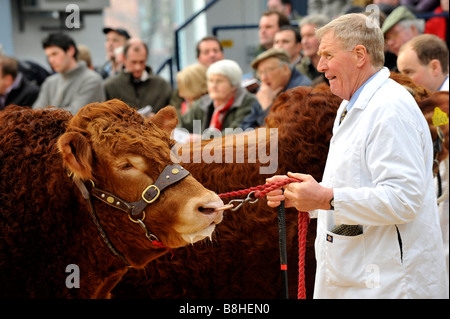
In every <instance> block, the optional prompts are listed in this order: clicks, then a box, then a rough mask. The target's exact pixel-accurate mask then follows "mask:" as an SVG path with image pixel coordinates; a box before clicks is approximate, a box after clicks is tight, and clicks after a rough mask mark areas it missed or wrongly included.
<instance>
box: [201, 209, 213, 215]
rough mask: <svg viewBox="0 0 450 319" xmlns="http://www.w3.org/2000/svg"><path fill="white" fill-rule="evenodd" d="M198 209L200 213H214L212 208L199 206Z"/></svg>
mask: <svg viewBox="0 0 450 319" xmlns="http://www.w3.org/2000/svg"><path fill="white" fill-rule="evenodd" d="M198 211H199V212H200V213H202V214H205V215H210V214H212V213H214V208H206V207H199V208H198Z"/></svg>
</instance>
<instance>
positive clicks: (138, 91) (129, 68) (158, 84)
mask: <svg viewBox="0 0 450 319" xmlns="http://www.w3.org/2000/svg"><path fill="white" fill-rule="evenodd" d="M124 57H125V61H124V70H123V71H122V72H121V73H119V74H118V75H117V76H115V77H112V78H109V79H107V80H106V81H105V93H106V98H107V99H115V98H116V99H120V100H122V101H124V102H125V103H127V104H128V105H129V106H131V107H132V108H135V109H137V110H139V109H143V108H144V107H146V106H150V107H151V108H152V110H153V113H156V112H157V111H159V110H160V109H161V108H163V107H164V106H166V105H167V104H168V103H169V98H170V95H171V92H172V87H171V85H170V84H169V83H168V82H167V81H166V80H164V79H163V78H162V77H161V76H159V75H157V74H153V72H152V69H151V68H150V67H149V66H147V65H146V62H147V57H148V47H147V45H146V44H145V43H144V42H143V41H142V40H141V39H137V38H133V39H130V40H128V42H127V44H126V45H125V48H124ZM150 114H151V113H149V115H150Z"/></svg>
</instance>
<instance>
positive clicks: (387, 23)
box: [381, 6, 417, 34]
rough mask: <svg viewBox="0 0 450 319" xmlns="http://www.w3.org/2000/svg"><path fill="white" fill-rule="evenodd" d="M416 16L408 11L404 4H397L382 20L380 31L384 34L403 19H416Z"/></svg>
mask: <svg viewBox="0 0 450 319" xmlns="http://www.w3.org/2000/svg"><path fill="white" fill-rule="evenodd" d="M416 19H417V18H416V16H415V15H414V13H412V12H411V11H409V10H408V9H407V8H406V7H405V6H399V7H397V8H395V10H393V11H392V12H391V14H389V15H388V16H387V18H386V20H384V23H383V25H382V26H381V31H383V34H386V32H388V31H389V30H390V29H391V28H392V27H393V26H395V25H396V24H397V23H399V22H400V21H403V20H416Z"/></svg>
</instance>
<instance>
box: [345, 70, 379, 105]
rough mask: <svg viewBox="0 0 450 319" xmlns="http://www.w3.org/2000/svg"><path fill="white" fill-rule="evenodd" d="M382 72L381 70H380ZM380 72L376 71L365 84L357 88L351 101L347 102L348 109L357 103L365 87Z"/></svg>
mask: <svg viewBox="0 0 450 319" xmlns="http://www.w3.org/2000/svg"><path fill="white" fill-rule="evenodd" d="M378 72H380V71H378ZM378 72H376V73H375V74H374V75H372V76H371V77H370V78H369V79H368V80H367V81H366V82H364V84H363V85H361V86H360V87H359V89H358V90H356V92H355V94H353V95H352V97H351V98H350V101H349V102H348V104H347V111H350V109H351V108H352V107H353V105H354V104H355V102H356V100H357V99H358V97H359V95H360V94H361V92H362V90H363V89H364V87H365V86H366V85H367V84H368V83H369V82H370V81H372V80H373V79H374V78H375V76H376V75H377V74H378Z"/></svg>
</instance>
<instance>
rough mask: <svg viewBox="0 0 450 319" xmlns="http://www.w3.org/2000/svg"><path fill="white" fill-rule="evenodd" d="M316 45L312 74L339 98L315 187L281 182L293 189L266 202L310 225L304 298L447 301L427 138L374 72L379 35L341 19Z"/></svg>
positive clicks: (380, 56) (396, 89) (407, 103)
mask: <svg viewBox="0 0 450 319" xmlns="http://www.w3.org/2000/svg"><path fill="white" fill-rule="evenodd" d="M317 37H318V39H319V40H320V46H319V56H320V61H319V64H318V70H319V71H321V72H324V73H325V76H326V78H327V79H329V81H330V89H331V92H333V93H334V94H335V95H337V96H339V97H341V98H342V99H343V102H342V104H341V106H340V108H339V109H338V111H337V117H336V120H335V123H334V127H333V137H332V139H331V141H330V148H329V153H328V157H327V162H326V166H325V171H324V174H323V179H322V182H321V183H318V182H317V181H315V180H314V178H313V177H312V176H310V175H305V174H298V173H295V174H293V173H289V174H288V175H289V176H290V177H293V178H297V179H298V180H299V182H298V183H291V184H289V185H288V186H287V187H286V189H285V191H284V194H283V193H282V190H281V189H278V190H275V191H273V192H271V193H269V194H268V196H267V199H268V205H269V206H271V207H276V206H278V205H279V204H280V202H281V201H282V200H286V202H285V204H286V207H295V208H297V209H298V210H299V211H303V212H310V214H311V215H313V216H316V217H317V218H318V221H317V237H316V242H315V247H316V258H317V271H316V282H315V290H314V297H315V298H448V278H447V274H446V267H445V260H444V248H443V243H442V236H441V231H440V226H439V221H438V212H437V205H436V194H435V188H434V180H433V172H432V166H433V143H432V140H431V135H430V130H429V128H428V124H427V122H426V120H425V118H424V116H423V114H422V112H421V111H420V109H419V107H418V105H417V103H416V102H415V100H414V98H413V97H412V96H411V94H410V93H409V92H408V91H407V90H406V89H405V88H404V87H403V86H401V85H400V84H398V83H396V82H394V81H393V80H391V79H389V76H390V72H389V70H388V69H387V68H385V67H383V64H384V45H383V34H382V32H381V30H380V28H379V27H378V26H377V24H376V23H374V21H373V20H371V19H370V18H369V17H367V16H366V15H364V14H348V15H344V16H341V17H339V18H337V19H335V20H333V21H331V22H330V23H329V24H327V25H326V26H324V27H323V28H321V29H319V30H318V31H317ZM280 178H281V177H280V176H277V177H273V178H271V179H268V182H272V181H275V180H278V179H280ZM284 178H285V177H284Z"/></svg>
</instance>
